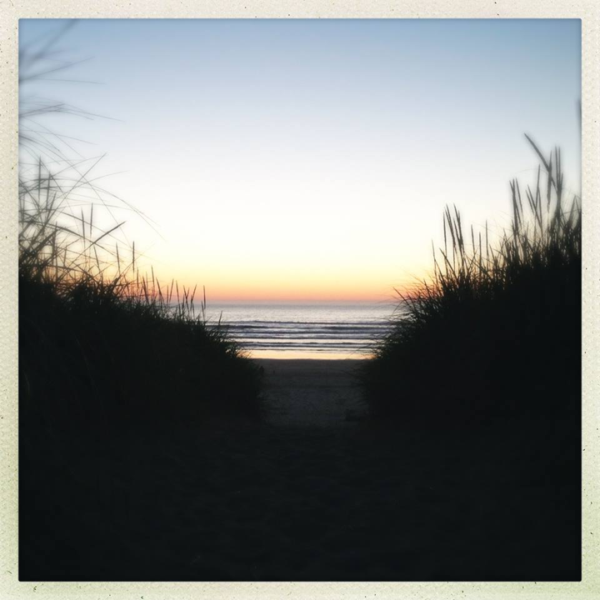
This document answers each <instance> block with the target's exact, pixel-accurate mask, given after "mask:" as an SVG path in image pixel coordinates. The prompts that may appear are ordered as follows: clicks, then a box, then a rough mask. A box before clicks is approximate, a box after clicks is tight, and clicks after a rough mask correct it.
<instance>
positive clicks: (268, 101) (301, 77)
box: [20, 20, 581, 299]
mask: <svg viewBox="0 0 600 600" xmlns="http://www.w3.org/2000/svg"><path fill="white" fill-rule="evenodd" d="M61 25H62V23H61V22H60V21H56V20H22V21H21V24H20V43H21V47H24V46H27V45H28V44H30V43H35V40H38V39H39V38H40V36H43V35H45V34H47V33H48V32H49V31H55V30H56V29H57V28H59V27H60V26H61ZM60 47H61V48H63V49H64V56H65V57H68V58H72V59H73V60H79V59H88V58H89V60H86V61H85V62H81V63H80V64H76V65H74V66H73V67H71V68H70V69H68V70H66V71H64V72H57V73H55V74H51V75H49V76H48V79H64V78H68V79H69V80H89V81H92V82H94V83H73V82H71V81H69V82H65V81H41V82H39V83H36V84H29V86H28V87H27V88H25V86H24V87H23V90H22V94H23V96H25V94H26V93H27V94H36V93H39V94H40V95H43V96H46V97H52V98H56V99H57V100H61V101H67V102H69V103H70V104H72V105H75V106H77V107H79V108H82V109H85V110H88V111H90V112H92V113H96V114H101V115H106V116H107V117H110V119H94V120H82V119H76V118H72V117H66V116H60V115H55V116H53V117H52V118H50V117H49V118H48V119H47V121H45V123H46V124H47V125H48V126H49V127H52V128H53V129H54V130H57V131H60V132H61V133H63V134H65V135H70V136H73V137H77V138H79V139H83V140H85V141H86V142H89V143H87V144H83V143H78V142H73V144H74V149H75V150H77V151H79V152H81V153H83V154H85V155H88V156H96V155H99V154H104V153H106V157H105V158H104V159H103V160H102V162H101V163H100V165H98V166H97V167H96V172H97V173H98V174H99V175H101V174H113V175H112V176H111V177H108V178H107V179H106V180H104V185H106V186H107V187H108V188H109V189H110V190H111V191H113V192H115V193H116V194H118V195H119V196H121V197H124V198H126V199H127V201H128V202H130V203H132V204H134V205H135V206H136V207H138V208H139V209H141V210H142V211H144V212H145V213H146V214H147V215H148V216H149V217H151V218H152V219H153V220H154V221H156V222H157V224H158V229H159V231H160V234H161V236H162V237H161V236H157V235H156V233H155V232H154V231H153V230H152V229H150V228H149V227H147V226H146V225H145V224H144V223H143V222H142V221H140V220H139V219H135V218H129V217H128V223H127V225H126V226H127V232H128V236H129V237H130V238H133V239H135V240H136V243H137V245H138V247H140V248H143V249H145V250H146V251H147V255H148V260H149V261H150V262H152V264H154V266H155V269H156V270H157V272H158V273H159V274H161V276H162V277H163V278H166V279H170V278H171V277H172V276H174V277H176V278H178V279H180V280H181V281H183V282H186V283H190V284H191V283H194V282H197V283H199V284H200V285H203V284H205V285H207V289H208V290H209V293H211V292H212V296H211V297H213V298H214V299H235V298H236V297H239V298H242V299H248V298H260V299H268V298H273V297H277V298H289V299H302V298H311V299H320V298H331V299H334V298H354V297H356V298H358V297H361V298H362V297H364V298H372V299H383V298H386V297H389V295H390V294H391V293H393V287H394V286H403V285H406V284H408V282H410V281H412V280H413V279H414V277H421V276H424V275H425V272H426V271H427V270H428V269H429V268H430V267H431V241H432V239H434V240H438V239H439V235H440V231H441V215H442V210H443V208H444V206H445V205H446V204H454V203H455V204H457V206H458V207H459V208H460V209H461V210H462V212H463V213H464V217H463V218H464V220H465V221H466V222H467V223H474V224H475V225H476V226H481V225H483V224H484V222H485V221H486V220H487V221H489V222H490V224H491V226H492V227H495V228H496V229H499V228H501V227H502V226H504V225H505V224H506V223H507V221H508V216H509V209H510V204H509V195H508V190H509V180H510V179H512V178H514V177H518V178H519V179H520V180H521V181H522V182H523V183H524V184H526V183H531V182H532V181H533V178H534V175H535V169H536V168H537V161H536V156H535V155H534V153H533V152H532V150H531V148H530V147H529V146H528V145H527V143H526V142H525V139H524V135H523V134H524V133H528V134H530V135H531V136H532V137H533V139H534V140H535V141H536V142H537V143H538V144H539V145H540V146H541V147H542V148H543V149H544V150H546V151H549V150H551V149H552V147H553V146H555V145H559V146H560V147H561V149H562V151H563V158H564V164H565V171H566V185H567V188H568V189H570V190H572V191H574V192H579V188H580V181H579V179H580V134H579V116H578V102H579V100H580V96H581V92H580V89H581V60H580V58H581V28H580V21H578V20H319V21H316V20H82V21H79V22H78V23H77V24H76V26H74V27H73V28H72V29H70V30H69V31H68V33H67V34H66V35H65V36H64V38H63V39H62V40H61V42H60ZM57 58H60V56H57ZM123 171H124V172H123ZM119 172H120V173H119ZM117 173H118V174H117Z"/></svg>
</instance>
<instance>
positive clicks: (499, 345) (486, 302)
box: [363, 138, 581, 422]
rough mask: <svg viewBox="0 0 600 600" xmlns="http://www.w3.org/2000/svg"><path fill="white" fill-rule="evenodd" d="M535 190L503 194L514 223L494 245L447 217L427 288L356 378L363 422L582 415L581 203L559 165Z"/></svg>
mask: <svg viewBox="0 0 600 600" xmlns="http://www.w3.org/2000/svg"><path fill="white" fill-rule="evenodd" d="M527 139H528V141H529V143H530V144H531V146H532V147H533V149H534V150H535V152H536V153H537V155H538V157H539V159H540V161H541V164H540V167H539V169H538V172H537V183H536V185H535V187H534V188H530V187H527V188H526V189H522V187H521V186H520V185H519V183H518V182H517V181H513V182H511V185H510V190H511V203H512V223H511V225H510V227H509V228H508V229H507V230H506V231H504V232H503V234H502V235H501V237H500V238H499V239H498V240H497V241H496V242H492V241H491V240H490V239H489V232H488V227H487V225H486V227H485V231H482V232H480V233H477V235H476V234H475V231H474V229H473V228H471V229H470V230H467V231H465V227H464V225H463V222H462V219H461V214H460V212H459V211H458V210H457V209H456V207H454V208H449V207H447V208H446V210H445V212H444V216H443V224H444V247H443V248H440V249H439V251H438V252H434V270H433V276H432V278H431V280H430V281H428V282H423V283H422V284H421V285H420V286H419V287H418V288H417V290H416V291H415V292H414V293H411V294H410V295H402V294H400V302H401V303H402V304H403V305H404V306H405V308H406V316H405V317H404V318H401V319H398V321H397V322H396V323H395V324H394V327H393V329H392V331H391V333H390V334H389V335H388V336H387V337H386V338H385V339H384V340H382V341H381V343H380V344H379V346H378V348H377V351H376V354H375V357H374V359H373V360H371V361H368V362H367V364H366V365H365V368H364V371H363V384H364V389H365V394H366V399H367V402H368V405H369V407H370V410H371V412H372V414H374V415H386V416H390V415H394V416H398V417H401V418H404V419H415V418H417V419H418V418H424V419H427V420H430V421H431V420H435V419H438V420H440V421H441V422H448V421H449V420H451V419H453V418H459V419H461V420H465V419H466V420H467V421H475V422H478V421H481V420H486V419H489V418H493V417H495V416H504V417H509V418H510V417H519V416H526V415H527V416H529V417H545V416H547V415H554V416H562V417H563V418H567V417H569V416H570V417H575V419H577V416H578V415H579V413H580V403H581V202H580V198H579V197H577V196H574V197H572V198H570V200H568V201H567V200H566V199H565V190H564V179H563V173H562V163H561V154H560V151H559V150H558V149H556V150H554V151H553V152H552V154H551V155H550V156H548V157H546V156H544V154H543V153H542V152H541V151H540V150H539V148H538V147H537V146H536V145H535V144H534V142H533V141H532V140H531V139H530V138H527Z"/></svg>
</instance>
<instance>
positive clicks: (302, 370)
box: [256, 359, 365, 427]
mask: <svg viewBox="0 0 600 600" xmlns="http://www.w3.org/2000/svg"><path fill="white" fill-rule="evenodd" d="M256 362H257V363H258V364H259V365H261V366H262V367H263V368H264V370H265V374H266V381H265V383H266V386H265V409H266V413H265V418H266V420H267V421H268V422H269V423H272V424H274V425H281V426H285V425H297V426H301V427H310V426H312V427H340V426H343V425H345V424H347V423H348V421H350V420H352V419H355V418H358V417H359V416H360V415H361V414H364V411H365V408H364V405H363V403H362V402H361V397H360V390H359V387H358V382H357V369H358V368H359V366H360V364H361V362H362V361H360V360H303V359H291V360H287V359H260V360H257V361H256Z"/></svg>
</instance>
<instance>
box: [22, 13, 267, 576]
mask: <svg viewBox="0 0 600 600" xmlns="http://www.w3.org/2000/svg"><path fill="white" fill-rule="evenodd" d="M71 26H72V22H70V24H69V25H68V26H67V27H65V28H62V29H58V30H57V31H56V33H54V34H52V35H50V36H48V37H47V38H44V39H41V40H39V41H38V42H37V43H36V44H34V45H33V47H23V48H21V50H20V86H21V87H20V94H21V96H20V115H19V116H20V128H19V141H20V151H21V159H20V165H19V199H18V201H19V233H18V244H19V267H18V274H19V452H20V453H19V457H20V515H21V519H20V564H21V576H22V577H23V576H24V577H27V573H29V574H30V575H31V574H32V573H33V574H34V575H32V576H33V577H37V576H39V573H40V571H36V569H42V571H43V572H44V573H45V574H46V575H48V574H49V573H52V569H53V567H54V568H56V566H57V565H56V563H53V560H52V552H53V545H54V549H55V550H57V551H58V549H59V547H60V544H59V542H58V540H59V539H60V537H61V535H62V536H64V537H65V539H67V540H68V539H69V535H70V534H73V531H72V530H70V526H69V524H68V522H67V524H65V522H62V523H63V531H62V533H61V532H53V533H49V532H51V531H52V521H53V520H54V519H56V514H53V512H54V511H56V509H57V508H58V509H59V510H60V506H61V505H62V506H63V507H64V510H66V511H72V510H74V509H73V507H72V506H70V505H69V500H68V498H69V497H72V496H75V495H76V494H77V491H78V489H79V488H80V486H79V484H78V483H77V482H74V481H73V480H72V479H70V478H69V477H68V474H69V473H70V472H71V470H72V468H73V464H74V461H75V459H76V457H77V456H78V455H80V454H82V453H83V454H89V455H90V456H91V457H93V461H95V463H94V464H93V465H92V464H90V473H89V474H88V478H89V479H88V484H90V481H92V480H95V483H94V484H93V485H97V486H99V488H105V489H110V488H111V485H112V483H111V482H112V481H113V477H112V475H111V470H110V468H108V469H105V471H104V475H102V473H99V472H96V471H97V469H98V464H97V463H98V461H101V462H102V461H104V462H103V463H102V464H104V465H105V466H106V465H107V464H109V465H110V464H113V465H114V464H115V462H116V461H119V460H120V458H122V457H119V456H118V451H116V448H117V446H118V444H119V443H120V442H119V440H122V439H124V438H126V437H127V436H129V435H132V434H134V433H136V432H137V433H140V434H145V435H153V434H157V435H158V434H159V432H160V431H161V430H168V429H169V428H173V427H178V428H180V429H181V428H182V427H189V426H193V425H197V424H198V423H205V422H208V421H210V420H211V419H214V418H221V417H223V416H227V417H228V418H232V417H236V418H237V417H239V418H253V419H254V418H257V417H258V415H259V412H260V401H259V397H260V386H261V374H260V370H259V368H258V367H257V366H256V365H255V364H254V363H253V362H252V361H250V360H249V359H248V358H247V357H245V355H244V353H243V352H242V350H241V349H240V347H239V346H238V345H237V344H236V343H235V342H234V341H233V340H232V339H230V338H229V336H228V334H227V331H226V329H225V328H224V327H221V326H220V324H219V323H208V322H207V320H206V317H205V308H206V296H205V295H204V297H203V299H202V301H201V305H200V307H199V310H198V309H196V307H195V302H194V300H195V290H190V289H185V288H183V289H182V290H180V288H179V285H178V284H177V283H176V282H175V281H172V282H170V283H169V285H161V283H160V282H159V281H158V280H157V279H156V278H155V276H154V272H153V270H150V273H149V274H147V273H145V272H144V270H143V269H144V266H143V256H139V255H136V249H135V244H131V245H130V246H129V247H128V246H126V245H124V243H123V240H126V236H124V235H121V236H120V237H119V234H121V233H122V230H123V227H122V226H123V224H124V222H123V221H118V220H116V215H117V214H118V213H119V211H122V210H127V211H129V212H130V213H132V214H133V215H134V216H137V217H141V218H145V217H144V215H143V214H142V213H140V212H139V211H136V210H135V209H134V208H133V207H132V206H131V205H129V204H128V203H126V202H125V201H122V200H121V199H119V198H118V197H116V196H115V195H114V194H111V193H110V192H109V191H107V190H106V189H104V188H102V187H101V185H100V184H99V182H98V179H97V178H95V177H94V175H93V173H92V171H93V169H94V167H95V166H96V165H97V164H98V162H99V160H100V158H101V157H100V158H99V157H93V158H91V159H90V158H87V157H85V156H82V155H81V154H80V153H79V152H78V151H77V150H76V149H75V147H74V146H73V140H72V139H71V138H69V137H67V136H64V135H62V134H61V133H58V132H56V131H54V130H53V129H51V128H50V127H48V125H47V122H46V118H47V117H48V116H52V117H60V116H69V117H78V118H94V117H97V115H92V114H90V113H88V112H85V111H82V110H79V109H77V108H75V107H72V106H70V105H68V104H65V103H62V102H57V101H54V100H51V99H46V98H43V97H40V96H37V95H34V94H32V95H28V94H27V93H26V92H27V89H28V88H27V85H28V84H29V83H31V82H34V81H37V80H45V79H46V78H47V77H48V76H49V75H50V74H52V73H56V72H58V71H62V70H63V69H68V68H70V67H71V66H72V65H73V63H72V62H70V61H68V60H62V59H61V58H60V57H61V52H60V49H59V48H58V43H59V42H60V41H61V40H62V38H63V35H64V34H65V33H66V31H67V30H68V29H69V28H70V27H71ZM151 432H153V433H151ZM107 461H108V462H107ZM90 485H92V484H90ZM57 487H58V488H61V487H62V488H64V490H63V491H57ZM99 493H101V492H99ZM67 506H70V508H67ZM44 507H45V508H44ZM57 522H59V523H60V522H61V521H60V519H58V520H57ZM53 536H54V537H53ZM44 540H45V541H44ZM42 547H43V548H44V551H43V552H42V551H39V549H40V548H42ZM57 559H58V560H59V561H60V560H61V559H64V557H61V555H60V552H59V554H58V557H57ZM44 565H45V566H44ZM36 574H37V575H36Z"/></svg>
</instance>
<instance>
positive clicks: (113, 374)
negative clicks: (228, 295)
mask: <svg viewBox="0 0 600 600" xmlns="http://www.w3.org/2000/svg"><path fill="white" fill-rule="evenodd" d="M76 187H77V186H76V185H75V184H73V185H71V186H70V187H69V186H66V185H65V183H64V182H63V181H59V179H58V178H57V176H56V175H53V174H52V173H50V172H49V171H48V170H47V169H46V168H45V166H44V164H43V163H42V161H41V160H40V162H39V169H38V172H37V174H36V176H35V177H34V178H32V179H31V180H29V181H24V180H22V181H21V182H20V198H19V200H20V219H19V222H20V231H19V344H20V350H19V360H20V367H19V375H20V418H21V424H22V426H23V427H25V428H26V427H27V425H29V424H31V423H38V424H41V423H44V424H46V425H51V426H52V427H59V428H63V429H64V428H81V427H84V428H86V429H87V428H94V429H96V430H97V429H98V428H100V429H106V430H109V431H115V430H118V429H119V428H123V427H127V428H131V427H136V426H148V425H151V424H155V425H156V424H161V425H165V424H167V423H173V422H180V423H181V422H187V421H189V420H190V419H194V418H200V419H201V418H203V417H205V416H207V415H212V414H221V413H230V414H240V413H244V414H257V413H258V410H259V388H260V374H259V372H258V369H257V368H256V367H255V366H254V365H253V364H252V362H251V361H249V360H247V359H246V358H245V357H244V356H243V353H242V352H241V350H240V349H239V347H238V346H237V345H236V344H235V343H234V342H233V341H232V340H230V339H229V338H228V336H227V332H226V330H225V329H224V328H223V327H219V326H218V324H215V326H208V325H207V323H206V321H205V318H204V308H205V306H206V299H205V298H204V299H203V301H202V304H201V307H200V311H196V309H195V305H194V296H195V290H188V289H183V290H181V291H180V290H179V286H178V285H177V284H176V283H175V282H171V284H170V285H169V286H161V284H160V282H159V281H158V280H157V279H156V278H155V277H154V274H153V272H151V275H149V276H144V275H140V270H139V262H140V258H139V257H136V256H135V247H134V248H133V249H132V252H130V253H129V254H130V258H129V260H128V261H126V260H125V259H124V256H123V254H124V253H123V251H122V250H119V245H118V244H115V240H114V233H115V231H116V230H117V229H118V228H119V225H118V224H117V225H116V226H114V227H112V228H110V229H108V230H99V228H98V227H97V226H96V225H95V224H94V215H93V211H94V205H93V204H92V205H91V206H90V207H87V209H86V210H84V209H83V208H82V209H81V211H80V212H79V213H77V212H75V211H74V210H73V206H72V204H70V203H69V202H68V200H69V198H70V196H71V195H72V194H73V193H74V191H75V189H76Z"/></svg>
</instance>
